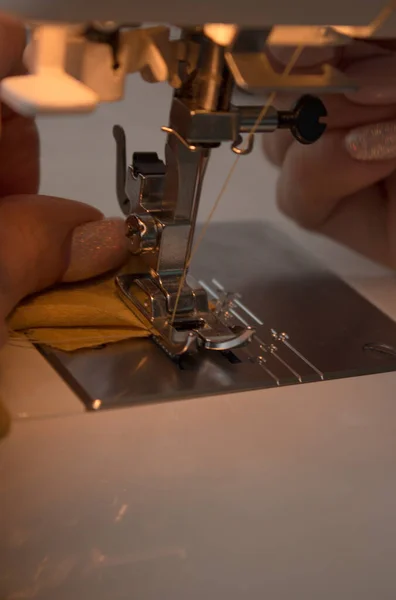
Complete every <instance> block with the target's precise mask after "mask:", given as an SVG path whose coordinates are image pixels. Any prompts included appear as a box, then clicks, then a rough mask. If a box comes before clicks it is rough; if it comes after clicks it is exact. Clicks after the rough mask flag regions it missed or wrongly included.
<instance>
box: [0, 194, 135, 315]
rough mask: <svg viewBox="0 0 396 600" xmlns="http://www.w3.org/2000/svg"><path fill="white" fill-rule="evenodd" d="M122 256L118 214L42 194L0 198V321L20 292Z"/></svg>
mask: <svg viewBox="0 0 396 600" xmlns="http://www.w3.org/2000/svg"><path fill="white" fill-rule="evenodd" d="M126 258H127V246H126V238H125V235H124V227H123V221H122V219H104V218H103V215H102V214H101V213H100V212H99V211H98V210H96V209H95V208H93V207H91V206H87V205H86V204H82V203H80V202H73V201H71V200H64V199H62V198H52V197H48V196H30V195H20V196H10V197H7V198H3V199H1V200H0V321H1V320H3V319H5V318H6V317H7V315H8V314H9V313H10V311H11V310H12V309H13V308H14V307H15V305H16V304H17V303H18V302H19V301H20V300H22V298H24V297H25V296H28V295H29V294H32V293H34V292H38V291H40V290H43V289H45V288H46V287H48V286H51V285H53V284H55V283H57V282H61V281H79V280H82V279H88V278H90V277H95V276H97V275H100V274H102V273H105V272H106V271H110V270H112V269H116V268H117V267H119V266H121V265H122V264H123V262H124V261H125V260H126Z"/></svg>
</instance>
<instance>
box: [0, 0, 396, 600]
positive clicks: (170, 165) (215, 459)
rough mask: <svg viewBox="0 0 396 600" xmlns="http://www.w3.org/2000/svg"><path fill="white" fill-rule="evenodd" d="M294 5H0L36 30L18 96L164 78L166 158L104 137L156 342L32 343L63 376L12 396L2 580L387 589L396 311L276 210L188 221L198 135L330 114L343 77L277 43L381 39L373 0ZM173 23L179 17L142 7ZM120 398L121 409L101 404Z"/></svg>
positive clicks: (77, 96)
mask: <svg viewBox="0 0 396 600" xmlns="http://www.w3.org/2000/svg"><path fill="white" fill-rule="evenodd" d="M286 4H287V6H286V5H285V3H279V2H278V3H265V6H262V5H258V4H256V3H255V2H253V1H251V0H248V1H247V2H244V3H243V10H242V7H241V5H240V4H237V3H234V4H231V5H230V4H228V3H226V2H224V1H222V0H216V1H215V2H211V3H204V2H200V3H199V4H196V5H195V4H194V5H193V6H190V5H189V4H187V3H183V2H182V1H179V2H173V3H172V5H171V6H169V5H164V4H162V5H157V4H156V3H150V2H148V3H146V5H144V4H143V3H142V4H140V5H139V6H138V5H136V6H134V5H132V6H131V5H130V3H127V2H124V1H123V0H118V1H114V2H112V3H111V4H110V3H108V2H105V1H104V0H103V1H101V0H100V1H96V2H95V3H90V2H88V3H85V4H83V3H78V2H70V1H69V2H66V1H65V2H63V1H57V2H53V3H48V2H46V1H45V0H35V1H34V2H33V1H32V2H27V1H25V0H19V1H17V0H10V1H9V2H7V1H6V0H0V9H1V10H7V11H10V12H11V11H12V12H15V13H17V14H19V15H21V16H22V17H24V18H25V19H26V20H27V21H28V22H31V23H32V24H33V27H32V33H31V38H30V44H29V46H28V48H27V50H26V56H25V60H26V64H27V65H28V67H29V71H30V74H29V75H26V76H19V77H12V78H8V79H5V80H4V81H3V82H2V85H1V96H2V98H3V101H5V102H6V103H8V104H9V105H11V106H12V107H13V108H14V109H15V110H17V111H19V112H21V113H23V114H26V115H40V114H67V113H74V114H75V113H89V112H92V111H94V110H95V108H96V107H97V106H98V104H99V103H101V102H115V101H118V100H120V99H121V98H122V95H123V90H124V80H125V77H126V76H127V75H128V74H129V73H140V75H141V76H142V77H143V79H144V80H145V81H147V82H148V83H156V82H165V81H166V82H168V83H169V84H170V86H171V87H172V88H173V90H174V93H173V99H172V103H171V107H170V117H169V122H168V123H167V124H166V125H164V126H163V131H164V135H166V141H165V153H164V160H162V159H161V158H160V157H159V156H158V155H157V154H156V153H155V152H154V153H147V152H146V153H142V152H135V153H134V154H133V158H132V161H131V163H130V164H128V161H127V158H126V139H125V133H124V131H123V130H122V129H121V128H120V127H118V126H115V128H114V131H113V135H114V139H115V154H116V159H117V160H116V174H115V180H116V192H117V198H118V202H119V205H120V208H121V210H122V211H123V213H124V214H125V216H126V235H127V237H128V239H129V243H130V250H131V255H132V257H133V258H132V259H131V263H130V265H129V266H128V269H127V270H126V271H124V272H123V274H122V275H119V276H118V277H117V279H116V284H117V288H118V292H119V294H120V297H121V298H122V299H123V301H124V302H125V303H126V304H127V306H129V307H130V309H131V310H133V311H134V312H135V313H136V314H137V315H139V318H140V319H142V320H143V322H144V323H145V324H147V326H148V327H150V330H151V332H152V336H151V339H149V340H139V341H137V340H134V341H133V342H128V343H122V344H115V345H113V346H111V347H110V346H109V347H106V348H103V349H98V350H90V351H81V352H77V353H73V354H68V353H65V352H60V351H55V350H51V349H49V348H46V347H41V348H40V349H39V350H40V352H41V356H40V355H39V354H35V358H34V361H37V365H38V364H40V365H41V364H42V362H44V361H43V358H42V356H44V357H45V358H46V360H47V361H48V362H49V363H50V364H51V365H52V366H54V367H55V370H56V372H57V373H60V374H61V376H62V378H63V379H64V381H66V382H67V384H68V385H69V386H70V387H69V388H67V387H66V386H63V384H62V386H63V387H62V389H61V392H59V397H60V400H59V402H60V404H59V405H56V406H55V405H54V403H53V402H50V403H48V401H44V402H43V403H40V402H39V403H38V404H36V405H35V403H34V402H32V399H31V398H30V400H29V398H27V399H26V400H23V402H22V405H20V406H18V407H17V408H15V406H14V407H12V405H11V404H10V405H9V407H10V410H11V412H12V415H13V418H14V420H15V425H14V430H13V431H12V432H11V435H10V437H9V439H8V440H6V442H5V443H4V445H3V446H0V465H4V466H2V468H3V471H4V473H6V476H7V477H8V482H7V486H6V491H5V495H4V500H2V502H3V501H4V502H6V503H7V505H5V509H6V511H7V512H9V514H10V518H9V519H7V521H8V522H7V523H6V524H5V525H6V527H5V532H4V535H3V536H2V539H1V540H0V555H1V557H2V560H1V561H0V562H1V563H3V564H4V565H5V574H4V577H3V578H1V577H0V595H2V596H4V598H7V599H10V600H11V598H20V597H34V598H40V599H45V598H47V597H48V598H49V597H51V599H52V598H54V599H56V600H57V599H58V598H59V599H60V600H61V599H63V598H65V599H66V598H71V597H73V598H77V599H78V600H79V599H80V598H83V597H87V596H90V595H92V594H94V595H95V597H96V598H103V599H105V598H106V599H107V598H108V597H110V595H111V597H113V598H124V597H130V594H131V592H132V594H133V595H135V596H136V597H137V598H139V600H140V599H142V600H144V599H146V598H147V599H148V598H159V597H161V598H202V597H209V598H212V597H213V598H215V597H216V598H223V597H227V598H235V599H236V598H238V599H239V598H241V597H245V596H246V595H249V597H252V598H256V597H257V598H259V597H260V598H261V597H263V596H264V595H265V594H266V593H267V594H268V593H269V596H268V597H269V598H271V599H272V598H274V599H276V600H278V598H289V597H290V594H291V593H293V594H294V595H295V596H296V597H297V598H300V597H301V598H308V599H310V598H317V597H322V598H325V597H326V593H328V594H329V596H328V597H329V598H330V597H331V598H333V597H335V596H337V595H338V597H340V598H350V597H357V595H359V597H360V598H372V597H374V595H375V596H376V597H380V598H385V597H393V596H394V592H395V586H394V584H392V582H391V581H390V580H389V578H390V577H391V576H393V563H392V557H393V556H394V550H395V548H394V544H395V542H394V540H395V539H396V536H395V535H394V533H395V526H394V525H393V520H391V518H389V522H387V525H386V526H387V529H388V531H387V532H386V533H385V530H384V532H383V535H384V538H383V539H381V540H379V541H378V540H377V541H375V540H373V539H370V544H372V546H370V547H369V543H368V536H369V535H370V533H372V532H371V529H370V528H371V527H377V526H378V512H379V511H383V513H384V514H383V520H384V521H386V519H387V517H386V515H387V514H388V513H387V508H386V506H385V507H384V506H383V502H384V497H386V495H387V494H388V495H389V497H390V498H394V493H395V481H394V466H395V463H394V461H395V458H394V452H393V450H392V448H393V446H392V443H393V440H394V435H395V426H394V425H392V423H394V422H395V420H394V417H395V416H396V415H395V409H394V403H393V402H389V401H388V400H387V398H388V399H389V398H392V397H393V395H394V392H392V391H391V390H392V386H393V389H394V385H395V379H394V376H393V374H392V373H391V372H392V371H394V369H395V365H396V363H395V358H394V357H395V354H396V351H395V349H394V348H395V346H396V325H395V324H394V322H393V321H392V320H391V319H389V318H388V317H386V316H385V315H384V314H383V313H381V312H380V311H379V310H377V309H375V308H374V307H373V306H372V305H371V304H370V303H369V302H367V301H366V300H364V299H363V298H361V297H360V296H359V295H358V294H356V293H355V292H353V291H352V289H351V288H349V287H348V286H347V285H346V284H345V283H343V282H342V281H341V280H339V279H338V278H336V277H335V276H334V275H332V274H331V273H329V272H327V271H326V270H325V269H323V268H322V267H321V266H320V265H319V264H318V263H317V262H316V261H315V260H313V259H312V258H311V257H309V255H307V254H306V253H304V252H302V251H300V250H299V249H298V248H296V247H295V246H294V245H293V244H292V243H291V242H290V241H288V240H287V239H285V238H284V237H283V236H282V235H281V234H280V233H279V232H277V231H276V230H274V229H273V228H270V227H264V226H263V225H259V224H254V225H245V224H244V225H243V226H241V224H238V223H234V224H217V225H214V226H210V227H209V228H208V231H206V227H205V226H204V227H202V225H201V227H200V229H199V231H198V233H196V229H197V215H198V208H199V200H200V194H201V190H202V185H203V179H204V175H205V171H206V168H207V164H208V160H209V158H210V155H211V153H214V152H216V151H217V148H218V147H219V146H220V145H221V144H223V145H224V144H227V145H229V147H230V153H233V154H234V155H235V156H236V157H237V156H238V157H241V158H240V160H241V161H242V160H249V158H248V155H249V154H250V153H251V151H252V149H253V145H254V141H255V137H256V136H257V135H258V134H263V135H271V132H273V131H275V130H276V129H277V128H284V129H285V128H287V129H289V130H290V133H291V134H292V135H293V136H294V137H295V138H296V139H297V140H298V141H299V142H300V143H303V144H308V143H315V142H316V141H317V140H318V139H319V138H320V137H321V135H323V134H324V132H325V127H326V124H325V118H326V108H325V103H323V97H324V95H325V94H327V93H337V92H344V91H351V90H353V89H355V87H356V84H355V82H354V81H353V80H349V79H348V78H347V77H345V76H344V75H343V74H342V73H340V72H339V71H337V69H335V68H333V67H331V66H325V68H324V69H323V70H322V71H320V72H318V73H315V74H311V75H301V74H298V75H296V74H294V73H292V74H290V72H288V71H287V69H286V71H285V72H278V71H276V70H274V68H273V66H272V65H271V62H270V61H269V60H268V53H267V50H268V48H271V46H274V47H276V46H290V47H299V46H300V45H304V46H327V45H331V46H343V45H345V44H349V43H350V42H351V40H352V39H355V38H360V39H370V38H375V37H379V38H382V37H386V38H388V37H395V35H396V20H395V17H394V15H393V13H392V11H391V10H389V9H388V7H387V6H384V3H383V2H382V0H378V1H372V2H370V3H369V4H368V3H366V5H364V6H362V4H361V2H358V0H356V1H355V0H351V1H348V2H345V1H334V2H331V3H325V6H323V5H322V4H323V3H318V2H311V1H309V0H305V1H304V0H303V1H301V2H298V3H290V4H289V3H286ZM225 15H226V17H227V23H226V24H224V23H223V24H221V23H222V21H223V20H224V16H225ZM110 19H111V22H109V20H110ZM165 21H166V22H172V23H176V24H180V23H183V24H184V25H183V27H179V28H178V29H177V31H174V30H172V31H171V30H170V29H169V28H168V27H166V26H162V25H155V26H151V25H150V26H149V25H147V26H144V27H142V26H139V25H137V23H138V22H145V23H147V22H156V23H158V22H165ZM62 22H63V23H62ZM197 23H201V24H202V25H200V26H197V25H196V24H197ZM274 24H276V25H274ZM329 24H333V25H329ZM252 25H254V29H253V28H252ZM291 66H292V65H289V67H291ZM236 89H239V90H245V91H246V92H248V93H249V94H252V93H253V94H261V95H266V97H267V100H265V101H264V104H262V105H257V104H250V103H248V102H247V100H246V99H249V98H250V96H249V95H246V94H245V95H243V98H244V99H245V101H246V104H244V103H242V104H241V103H240V102H239V104H236V103H235V102H234V99H235V94H234V92H235V90H236ZM285 90H288V91H292V92H293V93H294V94H296V95H298V96H299V100H298V101H297V103H296V104H295V105H293V106H291V107H290V110H288V111H284V110H282V111H280V110H277V109H276V101H275V102H274V103H273V104H272V102H269V101H268V100H271V95H272V94H273V93H274V92H282V91H285ZM150 92H151V93H153V89H150V86H147V93H150ZM154 93H155V92H154ZM319 97H320V98H319ZM137 150H138V148H137ZM154 150H156V149H154ZM194 240H195V241H194ZM193 259H194V260H193ZM190 263H192V266H191V269H190ZM193 276H194V277H193ZM307 297H308V298H309V303H307ZM340 324H341V325H340ZM318 328H319V332H318V333H316V332H317V329H318ZM314 330H315V334H314V333H313V331H314ZM47 368H48V367H47ZM385 372H390V373H388V374H383V375H381V376H377V377H380V378H381V381H382V382H385V383H383V385H385V386H389V395H388V396H386V395H384V396H383V397H382V398H381V397H378V393H376V392H375V391H371V392H370V394H371V399H372V396H373V395H375V396H376V397H375V406H374V404H372V403H370V395H368V396H367V398H368V399H367V400H365V398H366V396H365V397H364V398H363V395H362V394H363V392H364V390H366V393H367V394H369V391H368V390H375V389H376V387H375V385H376V384H375V382H376V381H378V380H377V379H376V378H375V377H374V378H372V379H371V380H370V381H374V383H370V384H369V383H365V382H364V378H362V379H360V382H358V383H354V386H355V388H354V389H355V393H354V394H352V395H349V396H348V397H347V398H343V399H341V400H338V395H339V394H340V395H341V396H342V394H341V392H340V390H341V389H342V388H341V387H340V386H342V385H343V383H342V381H338V382H332V383H331V382H326V381H324V380H330V379H338V378H340V377H346V376H348V377H349V376H356V375H367V374H375V373H385ZM153 374H155V377H153ZM47 376H48V377H49V378H52V377H54V376H55V375H54V373H53V372H52V371H51V375H49V370H48V371H47ZM351 381H353V382H356V381H357V380H355V379H352V380H351ZM309 382H315V383H314V385H313V386H301V385H299V384H301V383H309ZM292 384H296V385H295V386H294V385H292ZM344 385H345V384H344ZM282 386H291V387H287V388H286V387H282ZM370 386H371V387H370ZM280 387H282V396H279V394H280V390H277V388H280ZM264 388H266V389H265V391H263V390H264ZM268 388H275V389H274V390H270V389H268ZM70 389H71V390H73V391H74V393H75V394H76V396H77V397H78V400H76V396H74V395H73V394H72V392H71V391H70ZM251 390H256V391H251ZM248 391H249V393H248ZM231 392H244V395H243V400H242V401H241V399H240V401H239V402H238V398H240V396H238V395H234V396H230V395H229V394H230V393H231ZM219 393H220V394H221V395H220V396H218V397H214V395H215V394H219ZM317 394H318V396H317ZM326 394H328V395H327V396H326ZM71 397H73V399H71ZM191 397H194V398H195V400H194V401H193V402H182V403H178V404H176V403H175V400H177V399H186V398H191ZM336 397H337V400H335V398H336ZM362 398H363V400H362ZM160 401H167V402H166V403H165V404H163V405H161V406H160V405H158V404H157V403H158V402H160ZM152 403H154V405H153V406H147V405H148V404H152ZM140 404H144V405H146V406H144V407H143V408H142V407H139V406H137V405H140ZM117 407H118V408H119V407H128V410H127V412H125V411H112V412H110V411H106V410H105V409H106V408H117ZM381 409H382V417H381V419H380V417H379V416H378V412H376V411H378V410H381ZM92 412H95V413H99V414H95V415H93V414H90V413H92ZM64 414H66V415H69V417H70V418H69V419H67V418H66V419H59V418H58V419H45V418H43V417H48V416H59V415H64ZM31 417H36V419H35V418H33V419H31ZM26 418H28V423H20V421H21V420H22V421H23V420H24V419H26ZM375 418H377V419H380V426H379V427H378V428H377V429H376V428H375ZM24 426H25V427H24ZM38 438H39V439H38ZM36 439H37V441H34V440H36ZM27 444H32V446H35V447H36V450H35V451H34V452H33V454H34V460H33V459H32V458H31V454H32V453H31V450H30V451H28V450H27V448H28V446H27ZM62 453H63V454H62ZM27 454H29V456H28V455H27ZM54 454H56V460H53V459H52V456H53V455H54ZM135 457H139V461H136V460H135ZM282 457H283V458H282ZM347 457H349V462H348V459H347ZM1 461H2V462H1ZM378 465H381V468H382V469H383V473H382V476H381V477H380V476H379V475H378V470H377V467H378ZM323 471H324V472H325V473H326V477H325V479H324V480H321V477H322V473H323ZM357 471H359V474H358V475H357V474H356V473H357ZM293 477H294V478H295V479H293ZM350 481H353V485H352V484H350ZM42 488H45V496H44V497H43V495H42V491H41V490H42ZM367 488H370V490H369V491H368V490H367ZM21 490H23V494H22V496H23V497H22V496H21ZM26 498H29V501H28V502H27V501H26V500H25V499H26ZM359 502H360V503H361V504H360V508H359V506H357V504H358V503H359ZM381 503H382V504H381ZM390 504H392V502H391V503H390ZM351 505H353V509H352V511H350V510H349V509H350V506H351ZM334 506H335V507H336V508H335V511H336V512H337V526H336V531H337V534H338V536H340V537H339V538H337V539H333V538H332V535H333V521H332V518H329V514H330V512H331V511H332V510H333V508H334ZM373 506H376V507H377V508H376V510H377V511H378V512H377V514H374V512H373ZM304 507H308V508H307V512H308V511H309V512H310V515H309V517H310V518H308V517H307V515H306V514H305V513H304ZM161 510H163V511H164V514H163V515H161ZM113 513H114V514H113ZM351 513H354V514H351ZM389 514H392V511H390V513H389ZM110 515H111V516H110ZM42 519H44V521H45V523H40V521H41V520H42ZM272 519H274V526H272V525H271V520H272ZM365 522H366V524H364V523H365ZM315 523H317V525H315ZM384 527H385V526H384ZM257 528H258V529H259V530H260V534H259V535H257V536H256V535H255V533H256V530H257ZM271 528H272V529H271ZM319 528H322V532H321V534H319ZM270 531H271V533H269V532H270ZM323 532H324V533H323ZM392 532H393V533H392ZM320 535H323V536H324V540H325V541H324V542H323V541H321V540H320V539H319V537H320ZM289 536H290V539H292V540H293V541H292V542H290V539H289ZM306 537H308V538H309V541H308V542H307V541H306ZM258 538H259V539H258ZM339 540H342V543H341V542H340V541H339ZM381 543H386V555H385V556H382V558H381V561H379V558H378V553H379V549H380V548H381ZM301 544H304V545H305V548H306V552H305V553H304V552H301V551H300V550H299V546H300V545H301ZM332 544H333V545H332ZM339 544H341V546H342V544H343V545H344V547H347V548H348V549H349V550H345V551H344V550H342V548H341V546H340V545H339ZM238 546H239V547H238ZM343 552H344V558H343V560H341V559H340V558H339V556H340V555H341V556H342V553H343ZM351 556H352V558H351ZM263 557H265V561H264V558H263ZM337 561H338V562H337ZM330 563H331V566H330V567H329V564H330ZM346 567H348V569H349V570H350V573H349V576H347V575H346V573H345V571H344V568H346ZM263 572H264V573H265V576H264V575H263ZM323 573H327V574H328V576H329V577H331V579H332V584H330V582H327V583H328V589H327V590H325V589H324V586H323V577H324V575H323ZM362 573H364V575H362ZM369 574H370V575H369ZM0 575H2V573H0ZM345 581H346V586H348V593H346V592H345V589H344V587H343V586H344V583H345ZM368 581H370V582H371V584H372V587H370V585H368ZM373 581H374V584H373V583H372V582H373ZM332 586H333V587H332ZM291 590H292V591H291ZM296 590H297V591H296ZM379 590H380V591H379ZM387 590H389V591H390V595H389V596H387V595H386V593H387ZM381 592H382V595H381Z"/></svg>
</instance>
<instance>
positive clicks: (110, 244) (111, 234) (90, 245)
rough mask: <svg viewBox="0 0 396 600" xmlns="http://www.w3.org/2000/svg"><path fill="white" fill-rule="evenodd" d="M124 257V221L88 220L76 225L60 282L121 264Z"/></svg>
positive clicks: (115, 219) (117, 219)
mask: <svg viewBox="0 0 396 600" xmlns="http://www.w3.org/2000/svg"><path fill="white" fill-rule="evenodd" d="M127 257H128V249H127V238H126V237H125V224H124V220H123V219H120V218H113V219H102V220H100V221H91V222H90V223H85V224H84V225H80V226H79V227H76V229H75V230H74V232H73V237H72V242H71V252H70V261H69V266H68V268H67V271H66V273H65V274H64V276H63V278H62V281H64V282H71V281H81V280H83V279H90V278H91V277H97V276H98V275H101V274H102V273H106V272H107V271H111V270H113V269H117V268H118V267H120V266H122V265H123V264H124V263H125V261H126V259H127Z"/></svg>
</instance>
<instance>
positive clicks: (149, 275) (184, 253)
mask: <svg viewBox="0 0 396 600" xmlns="http://www.w3.org/2000/svg"><path fill="white" fill-rule="evenodd" d="M266 36H267V32H264V34H262V32H258V36H257V42H258V43H259V44H261V43H262V41H263V38H264V40H265V38H266ZM185 37H186V41H188V40H190V41H192V40H193V39H198V40H199V45H200V54H199V57H198V60H197V63H196V68H195V69H194V70H193V71H192V72H190V73H188V74H187V76H186V77H183V81H182V77H181V78H180V82H181V85H180V87H179V88H178V89H177V91H176V92H175V93H174V97H173V100H172V104H171V110H170V117H169V125H168V126H166V127H163V128H162V129H163V131H165V132H166V133H167V134H168V137H167V142H166V147H165V164H164V163H163V162H162V161H161V160H160V159H159V158H158V156H157V155H156V154H153V153H137V154H134V155H133V161H132V165H131V166H130V167H129V168H128V169H127V170H126V167H125V163H126V159H125V146H126V144H125V134H124V133H123V131H122V130H121V129H120V128H119V127H116V128H115V129H114V137H115V139H116V141H117V194H118V198H119V202H120V205H121V207H122V208H123V210H124V212H126V211H129V212H130V213H132V214H131V215H130V216H129V217H128V221H127V232H128V237H129V238H130V248H131V252H132V253H133V254H141V255H142V260H143V262H144V265H143V267H142V272H140V273H138V274H130V275H125V274H124V275H123V276H122V277H120V278H118V279H117V285H118V290H119V292H120V295H121V298H122V299H123V300H124V301H125V302H126V303H127V304H128V305H129V306H133V308H134V310H135V311H136V310H137V311H138V312H140V313H141V314H142V315H143V316H144V318H145V319H146V320H148V322H149V323H150V327H151V330H152V334H153V336H154V337H155V338H156V339H157V342H158V343H160V345H161V347H164V348H165V350H166V352H167V353H168V354H170V355H172V356H179V355H181V354H183V353H185V352H194V351H196V350H198V349H200V348H205V349H212V350H222V351H224V350H230V349H235V348H237V347H239V346H242V345H244V344H246V343H247V342H248V341H250V340H251V338H252V336H253V334H254V332H253V330H252V329H251V327H250V326H246V325H245V328H244V329H241V325H240V323H239V324H238V325H234V324H232V323H231V324H227V323H226V324H225V323H224V321H223V320H222V319H219V318H218V314H217V311H216V310H215V311H214V312H213V311H211V310H209V306H208V301H207V297H206V291H205V289H204V288H202V287H199V286H197V285H196V284H194V285H193V286H190V284H189V283H188V282H187V279H186V276H187V273H188V269H189V266H190V261H191V256H192V244H193V239H194V232H195V224H196V219H197V214H198V207H199V201H200V196H201V189H202V184H203V179H204V175H205V172H206V168H207V164H208V160H209V156H210V152H211V149H212V148H215V147H217V146H219V145H220V144H221V143H222V142H224V141H229V142H231V149H232V151H233V152H234V153H235V154H238V155H246V154H249V153H250V152H251V151H252V150H253V145H254V133H255V132H256V131H258V132H262V131H267V132H268V131H273V130H274V129H276V128H277V127H283V128H286V127H287V128H289V129H290V130H291V131H292V133H293V135H294V136H295V137H296V138H297V139H298V140H299V141H301V142H302V143H311V142H312V141H316V140H317V139H318V138H319V137H320V135H322V133H323V131H324V129H325V125H324V124H322V123H320V122H319V119H320V118H321V117H322V116H324V115H325V114H326V110H325V108H324V106H323V104H322V103H321V101H320V100H318V99H315V98H313V97H305V98H302V99H301V100H300V101H299V103H298V104H297V106H296V108H295V109H294V110H293V111H290V112H286V111H282V112H278V111H276V109H274V108H273V107H270V106H269V107H265V111H262V109H258V108H256V107H239V108H236V107H233V106H232V105H231V102H230V101H231V93H232V88H233V78H232V74H231V73H230V70H229V68H228V67H227V65H226V64H225V56H224V53H225V49H224V47H223V46H220V45H217V44H216V43H214V42H213V41H212V40H210V39H209V38H205V37H204V36H203V35H202V32H198V31H195V32H191V33H190V34H188V33H187V32H185ZM243 40H244V34H243V33H242V34H240V35H239V36H238V39H237V40H236V42H235V44H234V48H233V50H234V51H235V52H238V51H239V50H240V49H241V47H242V46H243V44H245V46H246V43H248V44H251V43H252V42H253V45H254V44H255V42H256V36H255V35H249V36H248V37H247V40H245V42H244V41H243ZM241 44H242V46H241ZM238 48H239V50H238ZM245 49H247V51H248V52H250V51H251V48H250V47H249V46H246V48H245ZM255 51H257V48H255ZM182 62H183V61H182ZM182 70H183V69H181V71H182ZM184 75H186V73H184ZM264 113H265V114H264ZM242 133H247V140H246V144H243V138H242ZM126 171H127V178H126V177H125V172H126ZM122 173H124V175H123V174H122ZM125 179H126V181H125ZM142 295H143V298H142ZM197 297H198V298H201V297H204V299H205V305H204V306H197ZM180 323H183V327H182V328H181V325H180Z"/></svg>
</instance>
